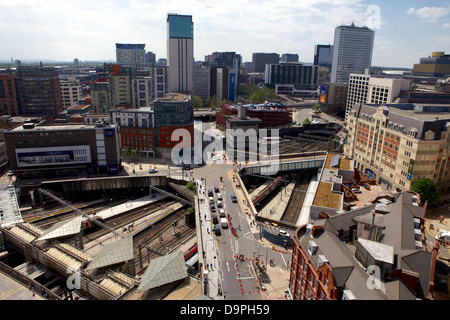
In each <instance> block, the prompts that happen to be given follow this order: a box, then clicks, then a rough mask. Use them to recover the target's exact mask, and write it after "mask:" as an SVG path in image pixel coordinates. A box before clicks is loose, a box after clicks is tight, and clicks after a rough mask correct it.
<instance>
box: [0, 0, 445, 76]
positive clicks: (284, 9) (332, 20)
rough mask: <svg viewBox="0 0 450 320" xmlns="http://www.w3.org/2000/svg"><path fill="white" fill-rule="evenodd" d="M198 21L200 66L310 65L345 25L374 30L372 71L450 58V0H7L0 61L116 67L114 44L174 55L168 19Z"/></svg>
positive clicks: (0, 24)
mask: <svg viewBox="0 0 450 320" xmlns="http://www.w3.org/2000/svg"><path fill="white" fill-rule="evenodd" d="M168 13H177V14H184V15H192V17H193V22H194V58H195V60H197V61H203V60H204V57H205V55H208V54H211V53H213V52H215V51H219V52H220V51H234V52H236V53H238V54H241V56H242V60H243V62H250V61H251V59H252V53H254V52H267V53H272V52H275V53H278V54H280V55H281V54H283V53H293V54H298V55H299V60H300V61H301V62H312V61H313V57H314V46H315V45H316V44H333V42H334V30H335V28H336V27H337V26H339V25H349V24H351V23H352V22H354V23H355V25H357V26H369V27H371V28H372V29H374V30H375V43H374V50H373V57H372V66H386V67H403V68H412V67H413V64H414V63H418V62H419V59H420V58H421V57H426V56H429V55H431V52H434V51H444V52H446V53H449V54H450V0H440V1H435V0H407V1H405V0H402V1H399V0H389V1H387V0H380V1H375V0H369V1H367V0H313V1H312V0H226V1H223V0H108V1H107V0H95V1H92V0H76V1H75V0H0V60H9V61H10V60H11V58H13V59H14V60H15V59H19V60H28V59H35V60H36V59H37V60H47V59H48V60H57V61H73V59H74V58H77V59H79V60H81V61H86V60H89V61H94V60H97V61H99V60H101V61H103V60H113V61H115V59H116V55H115V44H116V43H144V44H146V47H145V49H146V51H147V52H148V51H151V52H153V53H155V54H156V59H159V58H166V56H167V22H166V19H167V14H168Z"/></svg>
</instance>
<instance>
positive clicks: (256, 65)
mask: <svg viewBox="0 0 450 320" xmlns="http://www.w3.org/2000/svg"><path fill="white" fill-rule="evenodd" d="M279 62H280V55H279V54H278V53H264V52H256V53H253V55H252V63H253V72H264V71H265V70H266V64H276V63H279Z"/></svg>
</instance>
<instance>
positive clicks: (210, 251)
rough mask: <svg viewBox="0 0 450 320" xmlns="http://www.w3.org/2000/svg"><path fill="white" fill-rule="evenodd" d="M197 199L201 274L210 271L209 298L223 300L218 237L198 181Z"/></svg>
mask: <svg viewBox="0 0 450 320" xmlns="http://www.w3.org/2000/svg"><path fill="white" fill-rule="evenodd" d="M196 184H197V197H198V207H199V211H200V212H199V220H200V228H201V242H202V247H203V252H204V256H203V262H204V264H203V265H204V269H203V270H202V271H201V272H205V271H208V283H207V294H206V295H207V296H208V297H210V298H212V299H216V300H219V299H223V295H222V294H221V291H222V289H221V283H220V272H219V266H218V261H219V259H218V257H217V243H216V237H215V235H214V232H213V230H212V228H213V224H212V221H211V211H210V208H209V201H208V196H207V194H206V189H205V188H203V185H202V181H201V180H199V179H196Z"/></svg>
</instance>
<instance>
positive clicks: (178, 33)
mask: <svg viewBox="0 0 450 320" xmlns="http://www.w3.org/2000/svg"><path fill="white" fill-rule="evenodd" d="M167 66H168V67H169V91H171V92H192V91H193V88H194V23H193V22H192V16H186V15H177V14H168V15H167Z"/></svg>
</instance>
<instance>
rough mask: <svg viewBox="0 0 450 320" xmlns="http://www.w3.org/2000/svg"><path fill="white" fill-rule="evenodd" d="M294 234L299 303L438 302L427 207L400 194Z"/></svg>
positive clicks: (293, 282) (292, 283) (293, 292)
mask: <svg viewBox="0 0 450 320" xmlns="http://www.w3.org/2000/svg"><path fill="white" fill-rule="evenodd" d="M389 199H390V200H389V201H386V199H383V200H384V201H379V202H377V203H375V204H371V205H368V206H365V207H363V208H359V209H356V210H352V211H349V212H345V213H341V214H338V215H335V216H333V217H330V218H327V219H319V220H315V221H314V222H312V223H309V224H308V225H303V226H301V227H299V228H298V229H297V230H296V232H295V233H294V246H293V250H292V264H291V274H290V280H289V287H288V291H289V294H290V297H291V298H292V299H293V300H416V299H433V289H434V272H435V271H434V270H435V268H434V266H435V263H436V257H437V247H435V248H434V249H433V250H432V252H428V251H427V250H426V246H427V244H426V240H425V235H424V216H425V215H424V213H425V211H426V206H425V208H424V207H421V206H420V205H419V203H420V198H419V197H418V195H417V194H415V193H412V192H404V193H398V194H396V195H395V196H392V197H390V198H389Z"/></svg>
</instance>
